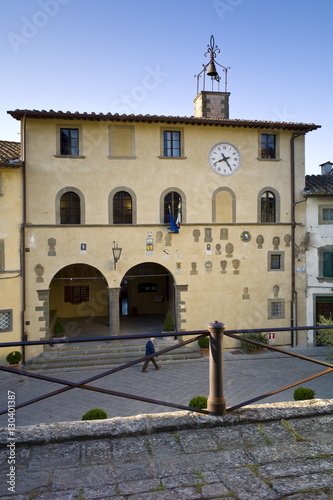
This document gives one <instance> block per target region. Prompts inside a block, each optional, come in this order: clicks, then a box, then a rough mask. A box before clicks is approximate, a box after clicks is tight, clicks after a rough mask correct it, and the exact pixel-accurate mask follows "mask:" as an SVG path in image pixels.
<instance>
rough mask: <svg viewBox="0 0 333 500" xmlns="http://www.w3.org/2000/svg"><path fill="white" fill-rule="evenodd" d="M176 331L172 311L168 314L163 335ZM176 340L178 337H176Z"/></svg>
mask: <svg viewBox="0 0 333 500" xmlns="http://www.w3.org/2000/svg"><path fill="white" fill-rule="evenodd" d="M174 331H175V323H174V321H173V318H172V314H171V312H170V311H168V312H167V313H166V316H165V320H164V323H163V328H162V333H165V332H174ZM174 338H175V339H176V338H177V336H175V337H174Z"/></svg>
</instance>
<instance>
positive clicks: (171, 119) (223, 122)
mask: <svg viewBox="0 0 333 500" xmlns="http://www.w3.org/2000/svg"><path fill="white" fill-rule="evenodd" d="M7 113H8V114H9V115H11V116H12V117H13V118H16V120H21V119H22V118H23V117H24V116H26V117H28V118H42V119H43V118H44V119H47V118H48V119H50V118H60V119H63V120H64V119H67V120H103V121H122V122H124V121H126V122H128V121H130V122H131V121H132V122H148V123H149V122H162V123H189V124H192V125H194V124H198V125H212V126H228V127H248V128H266V129H285V130H298V131H304V132H309V131H311V130H316V129H318V128H320V127H321V125H315V124H314V123H294V122H272V121H261V120H240V119H230V118H198V117H194V116H164V115H161V116H159V115H134V114H131V115H125V114H123V115H119V114H118V113H115V114H112V113H106V114H105V113H94V112H93V113H87V112H84V113H79V112H78V111H76V112H74V113H72V112H70V111H66V112H65V111H53V110H52V109H51V110H50V111H46V110H41V111H38V110H36V109H34V110H27V109H16V110H15V111H7Z"/></svg>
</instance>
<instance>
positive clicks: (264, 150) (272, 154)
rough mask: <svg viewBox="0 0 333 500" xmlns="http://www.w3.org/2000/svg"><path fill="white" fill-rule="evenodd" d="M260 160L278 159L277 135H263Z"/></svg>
mask: <svg viewBox="0 0 333 500" xmlns="http://www.w3.org/2000/svg"><path fill="white" fill-rule="evenodd" d="M260 158H266V159H273V160H274V159H276V158H277V154H276V135H275V134H261V144H260Z"/></svg>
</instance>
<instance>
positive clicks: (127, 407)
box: [0, 348, 333, 500]
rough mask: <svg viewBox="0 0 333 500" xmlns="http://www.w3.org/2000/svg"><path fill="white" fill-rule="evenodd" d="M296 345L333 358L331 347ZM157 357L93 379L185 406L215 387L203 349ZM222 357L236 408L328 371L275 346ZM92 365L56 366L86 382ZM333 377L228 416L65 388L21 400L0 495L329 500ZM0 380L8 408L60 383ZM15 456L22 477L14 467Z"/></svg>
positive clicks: (69, 499) (29, 499)
mask: <svg viewBox="0 0 333 500" xmlns="http://www.w3.org/2000/svg"><path fill="white" fill-rule="evenodd" d="M294 352H297V353H299V354H302V355H305V356H309V357H314V358H317V359H320V360H322V361H325V360H326V357H327V349H326V348H313V349H296V350H294ZM159 363H160V364H161V370H158V371H156V370H154V369H150V370H149V371H148V373H142V372H141V366H132V367H130V368H128V369H126V370H124V371H121V372H118V373H116V374H113V375H110V376H108V377H106V378H105V379H101V380H98V381H95V382H94V383H93V384H92V385H95V386H96V387H106V388H110V389H113V390H117V391H120V392H127V393H132V394H137V395H140V396H143V397H149V398H155V399H158V400H160V401H171V402H174V403H178V404H181V405H187V404H188V403H189V400H190V398H192V397H193V396H196V395H206V396H207V395H208V393H209V387H208V386H209V382H208V368H209V365H208V360H207V359H206V358H203V359H201V360H198V361H191V362H188V361H184V362H177V363H170V362H163V359H160V360H159ZM224 365H225V366H224V368H225V376H224V386H225V395H226V400H227V406H228V407H230V406H233V405H236V404H238V403H241V402H243V401H245V400H248V399H250V398H255V397H257V396H259V395H262V394H264V393H268V392H271V391H274V390H276V389H278V388H279V387H283V386H286V385H288V384H290V383H292V382H293V381H297V380H301V379H303V378H306V377H309V376H311V375H312V374H315V373H318V372H320V371H322V370H323V369H325V367H324V366H320V365H318V364H314V363H310V362H306V361H304V360H300V359H296V358H293V357H292V358H291V357H289V356H287V355H284V354H276V353H269V352H264V353H262V354H256V355H242V354H232V353H230V352H225V363H224ZM95 373H97V372H96V371H95V370H92V371H84V372H83V371H67V372H66V371H61V372H52V373H50V372H49V373H48V374H49V375H52V376H54V377H61V378H62V379H67V380H69V381H76V382H78V381H82V380H86V379H87V378H88V377H89V376H93V375H95ZM332 377H333V372H331V373H329V374H326V375H324V376H322V377H319V378H316V379H314V380H311V381H308V382H306V383H305V384H303V385H304V386H306V387H310V388H313V389H314V390H315V392H316V398H318V399H317V400H310V401H308V402H305V401H304V402H294V401H292V400H293V390H294V388H292V389H288V390H286V391H284V392H279V393H277V394H275V395H274V396H270V397H269V398H268V399H266V400H263V402H264V403H265V404H252V405H250V406H247V407H246V408H242V409H240V410H236V411H232V412H228V413H227V415H226V416H224V417H214V416H212V415H202V414H198V413H193V412H188V411H179V410H178V411H173V409H172V408H171V409H170V408H168V407H165V406H162V405H157V404H153V405H152V404H148V403H145V402H139V401H135V400H132V399H127V398H126V399H124V398H119V397H115V396H109V395H105V394H100V393H96V392H91V391H87V390H84V389H73V390H70V391H67V392H64V393H62V394H59V395H57V396H55V397H52V398H48V399H46V400H44V401H41V402H38V403H34V404H33V405H29V406H26V407H24V408H21V409H18V410H17V412H16V415H15V417H16V425H17V426H18V427H16V429H15V434H14V437H9V428H8V426H7V424H8V417H7V415H3V416H2V417H1V425H2V428H0V442H1V443H2V446H1V449H0V463H1V467H0V469H1V480H0V498H1V500H199V499H200V500H208V499H212V500H217V499H218V498H227V499H230V500H231V499H234V500H235V499H236V500H258V499H259V500H261V499H263V500H287V499H288V500H332V498H333V433H332V429H333V395H332V391H333V379H332ZM0 382H1V384H0V388H1V407H2V408H3V407H6V405H7V395H8V391H12V392H11V393H10V394H15V398H16V401H17V403H18V404H20V403H22V402H24V401H27V400H29V399H32V398H37V397H38V396H39V395H41V394H44V393H48V392H51V391H54V390H55V389H57V388H59V387H60V385H59V384H58V385H55V384H51V383H50V382H45V381H38V380H34V379H31V378H28V377H25V376H23V375H11V374H8V373H7V374H6V373H4V372H2V374H1V381H0ZM92 408H103V409H104V410H105V411H106V412H107V415H108V417H109V420H98V421H94V422H88V421H84V422H82V421H81V417H82V415H83V413H85V412H86V411H87V410H89V409H92ZM42 422H46V423H42ZM36 424H37V425H36ZM8 446H10V447H8ZM12 457H14V459H15V471H14V472H15V474H14V472H13V470H10V469H9V467H10V465H9V461H10V460H12V459H13V458H12ZM12 485H14V486H12ZM9 488H12V489H9Z"/></svg>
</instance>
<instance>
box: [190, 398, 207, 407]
mask: <svg viewBox="0 0 333 500" xmlns="http://www.w3.org/2000/svg"><path fill="white" fill-rule="evenodd" d="M189 406H191V407H192V408H200V409H203V408H207V398H206V397H205V396H196V397H195V398H192V399H191V401H190V402H189Z"/></svg>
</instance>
